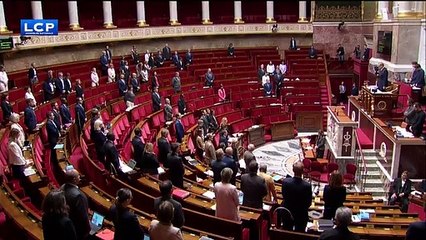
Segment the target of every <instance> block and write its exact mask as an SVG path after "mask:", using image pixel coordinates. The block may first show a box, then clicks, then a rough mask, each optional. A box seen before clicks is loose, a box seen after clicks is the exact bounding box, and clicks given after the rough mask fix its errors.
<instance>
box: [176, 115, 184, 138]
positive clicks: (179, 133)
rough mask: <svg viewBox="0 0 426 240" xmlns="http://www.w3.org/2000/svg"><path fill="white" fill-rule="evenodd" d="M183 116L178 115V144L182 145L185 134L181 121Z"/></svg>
mask: <svg viewBox="0 0 426 240" xmlns="http://www.w3.org/2000/svg"><path fill="white" fill-rule="evenodd" d="M181 118H182V115H181V114H180V113H177V114H176V123H175V127H176V142H178V143H182V139H183V135H184V134H185V129H184V128H183V124H182V121H181Z"/></svg>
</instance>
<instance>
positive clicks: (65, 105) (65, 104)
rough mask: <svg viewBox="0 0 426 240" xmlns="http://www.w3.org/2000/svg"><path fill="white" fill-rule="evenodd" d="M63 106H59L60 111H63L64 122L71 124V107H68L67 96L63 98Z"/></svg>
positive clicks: (64, 123)
mask: <svg viewBox="0 0 426 240" xmlns="http://www.w3.org/2000/svg"><path fill="white" fill-rule="evenodd" d="M61 102H62V104H61V107H60V108H59V112H60V113H61V118H62V124H63V125H67V126H68V125H69V124H71V123H72V117H71V113H70V109H69V108H68V101H67V99H66V98H62V99H61Z"/></svg>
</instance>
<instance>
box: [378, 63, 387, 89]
mask: <svg viewBox="0 0 426 240" xmlns="http://www.w3.org/2000/svg"><path fill="white" fill-rule="evenodd" d="M376 76H377V87H378V88H379V90H380V91H382V92H383V91H385V90H386V87H387V86H388V70H387V69H386V68H385V65H384V64H383V63H380V64H379V69H378V71H377V72H376Z"/></svg>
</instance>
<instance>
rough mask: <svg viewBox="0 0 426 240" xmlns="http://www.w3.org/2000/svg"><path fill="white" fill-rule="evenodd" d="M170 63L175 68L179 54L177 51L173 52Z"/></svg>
mask: <svg viewBox="0 0 426 240" xmlns="http://www.w3.org/2000/svg"><path fill="white" fill-rule="evenodd" d="M172 62H173V64H174V65H175V66H177V64H178V62H179V54H178V52H177V51H175V53H174V54H173V56H172Z"/></svg>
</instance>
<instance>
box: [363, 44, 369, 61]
mask: <svg viewBox="0 0 426 240" xmlns="http://www.w3.org/2000/svg"><path fill="white" fill-rule="evenodd" d="M361 60H362V61H368V60H370V49H369V48H368V46H367V44H364V53H363V54H362V59H361Z"/></svg>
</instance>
